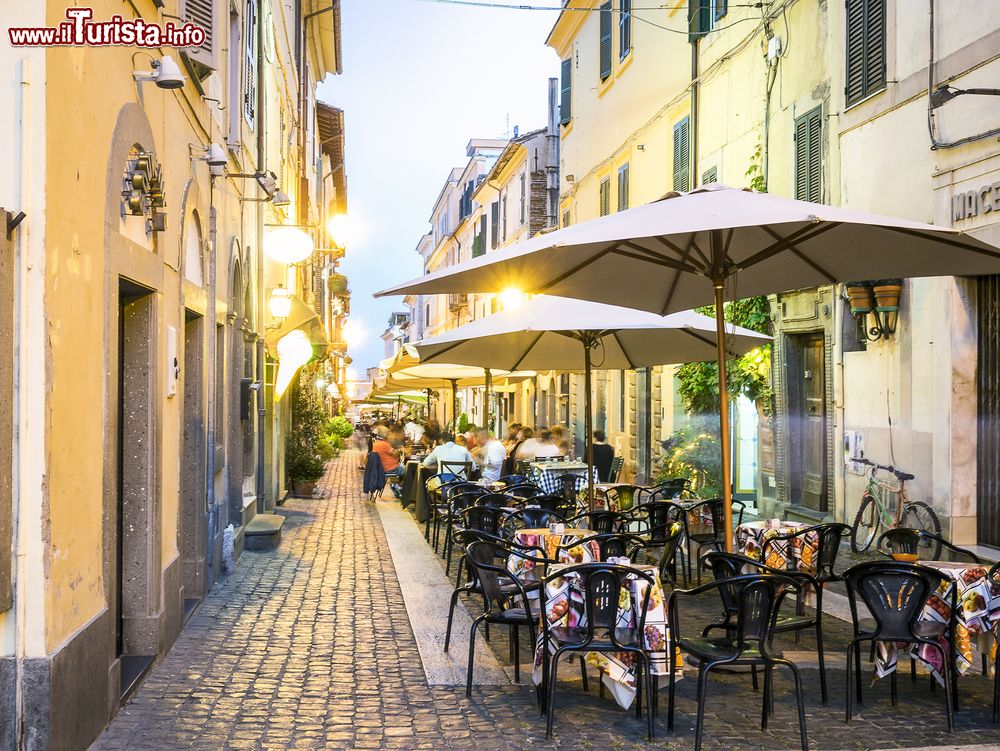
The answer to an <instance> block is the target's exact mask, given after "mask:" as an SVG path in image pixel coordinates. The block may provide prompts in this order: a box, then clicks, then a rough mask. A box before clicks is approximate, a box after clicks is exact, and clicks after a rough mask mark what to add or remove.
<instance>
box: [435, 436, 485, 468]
mask: <svg viewBox="0 0 1000 751" xmlns="http://www.w3.org/2000/svg"><path fill="white" fill-rule="evenodd" d="M441 462H455V463H460V462H467V463H469V464H472V463H473V462H472V455H471V454H470V453H469V450H468V449H467V448H465V446H461V445H459V444H457V443H455V436H454V434H452V433H448V432H445V433H442V434H441V444H440V445H439V446H435V447H434V450H433V451H431V453H429V454H428V455H427V458H426V459H424V461H423V463H424V465H425V466H428V467H437V471H438V472H440V471H441Z"/></svg>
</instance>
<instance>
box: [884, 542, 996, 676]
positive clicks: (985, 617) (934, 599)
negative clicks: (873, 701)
mask: <svg viewBox="0 0 1000 751" xmlns="http://www.w3.org/2000/svg"><path fill="white" fill-rule="evenodd" d="M919 563H920V565H921V566H926V567H928V568H933V569H936V570H938V571H940V572H941V573H943V574H944V575H946V576H947V577H948V579H949V580H950V581H946V582H943V583H942V584H941V586H940V587H939V588H938V591H937V592H935V593H934V594H932V595H931V596H930V597H929V598H928V600H927V605H925V606H924V612H923V615H922V618H923V619H926V620H931V621H937V622H938V623H948V621H949V619H950V618H951V595H952V588H953V587H958V592H957V602H958V612H957V613H956V614H955V616H956V618H955V647H956V649H955V652H954V653H953V654H954V659H955V660H956V667H957V668H958V672H959V673H960V674H963V675H964V674H965V673H966V672H968V670H969V669H970V668H971V667H972V666H973V665H974V664H975V663H976V660H975V656H976V653H988V652H987V650H991V649H995V648H996V646H995V639H994V640H992V643H991V639H990V637H991V636H994V637H995V631H996V626H997V624H998V623H1000V587H997V586H996V585H995V584H994V583H993V582H991V581H990V579H989V566H986V565H983V564H980V563H952V562H947V561H920V562H919ZM941 644H942V646H943V647H944V648H945V649H946V650H947V649H950V646H949V637H948V635H947V633H946V634H945V635H944V636H942V637H941ZM909 654H910V656H912V657H915V658H917V659H918V660H920V661H921V662H922V663H924V664H925V665H926V666H927V667H928V668H929V669H930V671H931V673H932V674H933V675H934V677H935V678H937V680H938V681H939V682H942V683H943V682H944V679H943V676H942V675H941V667H942V666H941V656H940V655H939V654H937V652H936V651H935V650H933V649H932V648H930V647H927V646H926V645H913V646H912V647H911V648H910V649H909ZM897 658H898V655H897V650H896V647H895V645H893V644H887V643H884V642H880V643H879V644H878V647H877V651H876V656H875V677H876V678H881V677H883V676H886V675H888V674H889V673H891V672H893V671H894V670H895V669H896V663H897Z"/></svg>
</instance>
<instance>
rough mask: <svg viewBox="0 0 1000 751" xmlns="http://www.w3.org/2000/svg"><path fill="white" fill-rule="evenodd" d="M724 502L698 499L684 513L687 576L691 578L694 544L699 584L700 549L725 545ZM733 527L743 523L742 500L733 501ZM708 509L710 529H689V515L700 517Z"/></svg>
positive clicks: (714, 548) (717, 547) (723, 546)
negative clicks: (697, 530) (702, 530)
mask: <svg viewBox="0 0 1000 751" xmlns="http://www.w3.org/2000/svg"><path fill="white" fill-rule="evenodd" d="M725 504H726V502H725V500H723V499H722V498H709V499H708V500H704V501H699V502H698V503H694V504H692V505H690V506H688V507H687V513H686V514H685V515H684V532H685V537H687V544H688V560H687V564H688V578H689V579H690V578H691V573H692V572H691V559H692V554H691V546H692V544H693V545H694V546H695V551H694V556H693V557H694V560H696V561H699V565H698V583H699V584H701V565H700V562H701V549H702V548H705V547H708V548H711V549H712V550H723V549H725V547H726V541H725V535H726V526H725V525H726V522H725V508H726V505H725ZM732 508H733V529H734V530H735V529H736V528H737V527H738V526H740V525H741V524H742V523H743V510H744V509H745V508H746V504H745V503H743V502H742V501H733V506H732ZM706 510H707V511H708V513H709V515H710V517H711V524H712V529H711V531H706V532H692V531H691V522H690V519H691V517H695V518H697V519H699V522H700V519H701V516H702V513H703V512H704V511H706Z"/></svg>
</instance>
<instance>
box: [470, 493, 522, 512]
mask: <svg viewBox="0 0 1000 751" xmlns="http://www.w3.org/2000/svg"><path fill="white" fill-rule="evenodd" d="M516 504H517V499H515V498H512V497H511V496H509V495H507V494H506V493H483V494H482V495H481V496H479V497H478V498H477V499H476V505H477V506H496V507H497V508H509V507H514V506H515V505H516Z"/></svg>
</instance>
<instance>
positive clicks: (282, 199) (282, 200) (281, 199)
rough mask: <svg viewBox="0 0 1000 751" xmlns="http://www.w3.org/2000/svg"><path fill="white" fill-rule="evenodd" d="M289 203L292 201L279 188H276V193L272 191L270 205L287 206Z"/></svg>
mask: <svg viewBox="0 0 1000 751" xmlns="http://www.w3.org/2000/svg"><path fill="white" fill-rule="evenodd" d="M291 202H292V199H291V198H289V197H288V194H287V193H286V192H285V191H283V190H282V189H281V188H278V189H277V190H276V191H274V194H273V195H272V196H271V203H273V204H274V205H275V206H288V204H290V203H291Z"/></svg>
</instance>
